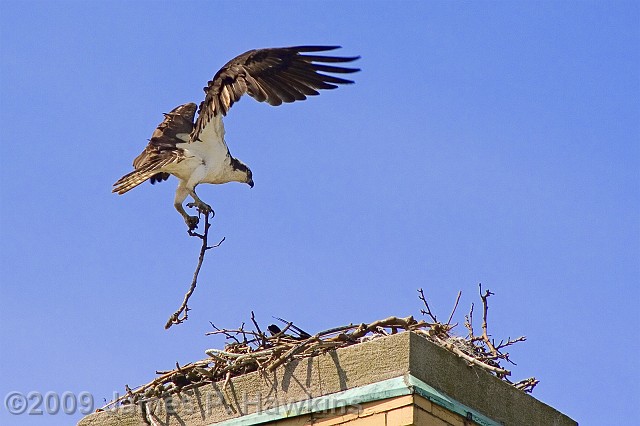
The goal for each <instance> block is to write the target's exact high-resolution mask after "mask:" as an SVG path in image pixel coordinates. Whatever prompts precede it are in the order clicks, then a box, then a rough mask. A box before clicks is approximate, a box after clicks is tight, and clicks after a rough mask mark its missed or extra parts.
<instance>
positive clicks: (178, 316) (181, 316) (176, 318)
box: [164, 210, 224, 330]
mask: <svg viewBox="0 0 640 426" xmlns="http://www.w3.org/2000/svg"><path fill="white" fill-rule="evenodd" d="M198 213H199V214H204V232H203V233H202V234H198V233H197V232H196V231H193V230H191V229H190V230H189V231H188V232H189V235H190V236H192V237H198V238H200V239H201V240H202V247H200V255H199V256H198V265H197V266H196V270H195V271H194V273H193V279H192V280H191V286H190V287H189V290H188V291H187V293H186V294H185V295H184V299H183V300H182V304H181V305H180V307H179V308H178V310H177V311H175V312H174V313H173V315H171V316H170V317H169V319H168V320H167V323H166V324H165V325H164V328H165V330H168V329H169V328H170V327H171V326H172V325H174V324H181V323H183V322H184V321H186V320H187V318H188V313H189V306H188V305H187V303H189V298H190V297H191V295H192V294H193V292H194V291H195V289H196V285H197V283H198V274H199V273H200V268H201V267H202V262H203V261H204V255H205V253H206V252H207V250H210V249H212V248H216V247H219V246H220V244H222V243H223V242H224V238H222V240H220V242H219V243H218V244H215V245H213V246H209V245H207V244H208V243H207V241H208V238H209V227H210V226H211V225H210V224H209V213H207V212H203V211H201V210H198Z"/></svg>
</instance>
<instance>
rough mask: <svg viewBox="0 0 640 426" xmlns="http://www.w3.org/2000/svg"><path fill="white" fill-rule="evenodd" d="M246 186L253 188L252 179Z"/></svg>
mask: <svg viewBox="0 0 640 426" xmlns="http://www.w3.org/2000/svg"><path fill="white" fill-rule="evenodd" d="M247 185H249V188H253V179H249V180H248V181H247Z"/></svg>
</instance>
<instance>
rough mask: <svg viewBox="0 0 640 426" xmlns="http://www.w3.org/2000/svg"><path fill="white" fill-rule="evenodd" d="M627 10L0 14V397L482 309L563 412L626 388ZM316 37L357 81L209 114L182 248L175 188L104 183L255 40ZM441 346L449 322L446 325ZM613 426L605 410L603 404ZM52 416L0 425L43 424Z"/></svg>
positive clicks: (632, 267) (626, 417)
mask: <svg viewBox="0 0 640 426" xmlns="http://www.w3.org/2000/svg"><path fill="white" fill-rule="evenodd" d="M639 19H640V10H639V6H638V3H637V2H622V1H609V2H604V1H601V2H590V1H577V2H576V1H563V2H518V3H516V2H473V3H458V2H397V3H392V2H381V1H380V2H364V1H361V2H356V1H352V2H343V1H333V2H311V1H309V2H268V3H267V2H260V3H258V2H215V3H211V2H172V3H168V2H154V1H139V2H116V1H113V2H106V1H102V2H81V1H77V2H66V1H59V2H53V1H51V2H26V1H25V2H17V1H16V2H8V1H4V2H2V3H0V34H1V39H0V41H1V45H0V60H1V62H0V67H1V69H0V72H1V74H0V85H1V92H0V93H1V94H0V114H1V118H2V128H1V129H0V137H1V140H2V149H1V151H0V159H1V160H2V167H1V168H0V182H1V184H0V185H1V186H0V191H1V192H0V195H1V199H0V215H1V216H0V219H1V221H0V238H1V241H2V244H1V247H0V257H1V262H2V263H1V274H2V275H1V283H0V289H1V293H0V309H1V310H2V314H3V319H2V325H1V326H0V340H1V347H2V349H0V374H1V376H2V381H1V382H0V396H1V397H2V398H3V400H4V397H5V395H7V394H8V393H9V392H10V391H14V390H15V391H20V392H23V393H25V394H26V393H27V392H30V391H38V392H41V393H43V394H44V393H46V392H49V391H53V392H58V393H62V392H65V391H71V392H76V393H77V392H81V391H88V392H91V393H92V394H93V395H94V396H95V399H96V405H102V400H103V399H107V400H110V399H111V398H112V396H113V393H114V392H121V391H122V389H123V387H124V385H125V383H126V384H129V385H130V386H136V385H139V384H142V383H146V382H148V381H150V380H151V379H152V378H153V377H154V372H155V370H157V369H159V370H162V369H168V368H171V367H172V366H173V365H174V364H175V362H176V361H179V362H180V363H186V362H189V361H194V360H197V359H200V358H203V357H204V356H205V355H204V350H205V349H206V348H208V347H219V346H220V345H222V342H221V341H219V340H216V339H214V338H211V337H205V336H204V333H205V332H206V331H209V329H210V325H209V321H213V322H214V323H215V324H216V325H219V326H236V325H239V324H240V323H242V322H243V321H249V315H250V311H251V310H253V311H255V313H256V316H257V318H258V319H259V320H261V321H262V323H263V324H268V323H269V322H271V316H272V315H274V316H280V317H283V318H287V319H290V320H293V321H294V322H295V323H296V324H298V325H299V326H300V327H302V328H304V329H306V330H307V331H310V332H313V331H318V330H321V329H326V328H330V327H332V326H338V325H343V324H346V323H350V322H365V321H372V320H375V319H379V318H382V317H386V316H389V315H402V316H404V315H408V314H416V315H419V310H420V307H421V306H420V303H419V300H418V298H417V295H416V289H417V288H419V287H423V288H424V289H425V291H426V293H427V294H428V296H429V297H430V300H431V302H432V307H433V308H434V310H435V311H436V312H437V313H440V315H441V316H446V315H448V313H449V310H450V308H451V306H452V304H453V301H454V299H455V295H456V293H457V291H458V290H462V291H463V297H462V301H461V308H460V312H459V314H460V315H459V318H458V320H462V314H463V313H465V312H466V310H467V309H468V306H469V304H470V303H471V302H472V301H474V302H477V301H478V300H477V299H478V298H477V284H478V283H479V282H482V283H483V285H484V286H485V287H486V288H489V289H491V290H492V291H493V292H495V293H496V296H495V297H493V298H492V299H490V302H491V305H490V318H489V320H490V332H491V333H492V334H494V336H496V337H507V336H511V337H515V336H518V335H521V334H524V335H526V336H527V337H528V340H527V342H526V343H523V344H519V345H517V346H516V347H514V348H513V350H512V351H511V353H512V358H513V359H514V360H515V361H516V362H517V363H518V366H516V367H513V372H514V378H526V377H529V376H532V375H534V376H536V377H537V378H538V379H540V380H541V383H540V385H539V386H538V387H537V388H536V390H535V392H534V396H535V397H537V398H539V399H540V400H542V401H544V402H546V403H548V404H550V405H552V406H554V407H556V408H557V409H559V410H560V411H562V412H564V413H566V414H568V415H569V416H571V417H573V418H574V419H576V420H579V421H580V423H581V424H582V425H602V424H618V425H624V424H629V425H630V424H632V419H633V418H636V417H637V408H636V407H637V405H636V404H637V403H638V402H639V401H640V396H639V389H638V388H639V385H638V383H639V382H640V373H639V371H640V365H639V361H638V355H637V354H638V352H639V349H640V347H639V343H638V342H639V341H640V335H639V332H638V329H639V326H640V324H639V323H638V316H637V306H638V303H639V302H640V295H639V293H638V284H639V283H640V265H639V259H640V219H639V218H640V172H639V170H640V168H639V161H640V152H639V151H640V150H639V139H640V138H639V136H640V125H639V122H640V98H639V96H640V95H639V93H640V84H639V74H640V71H639V70H640V55H639V47H638V46H639V45H640V44H639V42H640V33H639V28H638V22H639ZM299 44H339V45H342V46H343V47H344V48H343V49H342V50H341V51H340V53H341V54H344V55H361V56H362V58H361V59H360V60H359V61H358V66H359V67H360V68H362V71H361V72H360V73H358V74H356V75H354V78H355V80H356V81H357V83H356V84H355V85H353V86H349V87H341V88H340V89H338V90H335V91H331V92H325V93H323V94H322V95H321V96H319V97H316V98H313V99H310V100H309V101H305V102H299V103H296V104H292V105H285V106H282V107H279V108H271V107H268V106H267V105H265V104H259V103H257V102H254V101H253V100H251V99H250V98H243V99H242V101H241V102H240V103H238V104H237V105H235V106H234V107H233V109H232V110H231V112H230V114H229V116H228V117H227V120H226V128H227V141H228V143H229V146H230V149H231V152H232V153H233V154H234V156H236V157H238V158H240V159H241V160H243V161H244V162H245V163H247V164H248V165H249V166H250V167H251V169H252V170H253V175H254V180H255V183H256V185H255V187H254V188H253V189H249V188H248V187H247V186H246V185H240V184H229V185H224V186H220V187H214V186H202V187H199V194H200V196H201V197H202V198H203V199H204V200H205V201H207V202H208V203H210V204H212V205H213V207H214V209H215V210H216V213H217V215H216V217H215V220H214V222H213V227H212V230H211V235H212V239H220V238H222V237H223V236H224V237H226V241H225V242H224V244H223V245H222V246H221V247H220V248H219V249H217V250H215V251H213V252H209V253H208V254H207V259H206V260H205V264H204V266H203V270H202V273H201V278H200V283H199V286H198V288H197V290H196V293H195V294H194V296H193V298H192V302H191V304H190V306H191V308H192V311H191V313H190V318H189V320H188V321H187V322H186V323H185V324H183V325H180V326H177V327H173V328H171V329H170V330H169V331H165V330H164V328H163V325H164V323H165V321H166V319H167V317H168V316H169V315H170V314H171V313H172V312H173V311H174V310H175V309H176V308H177V305H178V304H179V303H180V301H181V300H182V296H183V294H184V292H185V291H186V288H187V287H188V284H189V282H190V277H191V274H192V273H193V269H194V267H195V261H196V257H197V252H198V249H199V241H197V240H196V239H194V238H189V237H188V236H187V235H186V232H185V226H184V223H183V221H182V219H181V218H180V216H179V215H178V214H177V213H176V212H175V210H174V209H173V206H172V200H173V192H174V190H175V186H176V181H175V179H173V178H172V179H171V180H170V181H169V182H168V183H162V184H159V185H155V186H151V185H148V184H145V185H142V186H140V187H139V188H136V189H135V190H134V191H132V192H130V193H128V194H126V195H124V196H116V195H113V194H111V193H110V190H111V185H112V183H113V182H114V181H115V180H116V179H118V178H119V177H120V176H121V175H123V174H125V173H127V172H128V171H129V170H130V167H131V161H132V160H133V158H134V157H135V156H136V155H137V154H138V153H139V152H140V151H141V150H142V149H143V147H144V146H145V144H146V140H147V139H148V138H149V137H150V136H151V133H152V131H153V129H154V128H155V127H156V125H157V124H158V123H159V122H160V121H161V120H162V113H163V112H168V111H170V110H171V109H172V108H173V107H175V106H177V105H179V104H182V103H185V102H200V100H201V99H202V97H203V92H202V87H203V86H204V85H205V84H206V82H207V80H208V79H210V78H211V77H212V76H213V74H214V73H215V72H216V71H217V70H218V69H219V67H220V66H222V65H223V64H224V63H225V62H227V61H228V60H229V59H230V58H232V57H234V56H235V55H237V54H240V53H242V52H244V51H246V50H249V49H252V48H256V47H272V46H290V45H299ZM459 332H460V333H464V330H463V329H462V328H461V329H460V330H459ZM611 416H613V418H612V417H611ZM79 417H80V416H79V415H75V416H66V415H58V416H49V415H44V416H27V415H21V416H11V415H9V414H7V412H6V409H5V407H4V406H3V407H1V408H0V423H3V424H16V425H18V424H19V425H39V424H47V425H66V424H70V423H73V422H75V421H76V420H77V419H78V418H79Z"/></svg>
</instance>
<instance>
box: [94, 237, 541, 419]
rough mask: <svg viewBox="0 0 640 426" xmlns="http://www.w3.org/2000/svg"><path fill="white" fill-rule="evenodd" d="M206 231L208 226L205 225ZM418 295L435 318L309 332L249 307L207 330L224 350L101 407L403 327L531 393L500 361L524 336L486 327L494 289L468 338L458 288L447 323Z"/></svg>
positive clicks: (267, 367) (264, 367)
mask: <svg viewBox="0 0 640 426" xmlns="http://www.w3.org/2000/svg"><path fill="white" fill-rule="evenodd" d="M205 233H206V228H205ZM418 292H419V297H420V300H422V302H423V303H424V305H425V308H426V309H424V310H422V313H423V314H424V315H427V316H428V317H429V319H430V320H431V322H427V321H424V320H420V321H418V320H416V319H415V318H414V317H413V316H409V317H406V318H400V317H395V316H392V317H388V318H385V319H382V320H378V321H374V322H372V323H370V324H364V323H363V324H349V325H345V326H341V327H335V328H331V329H328V330H324V331H320V332H318V333H316V334H314V335H310V334H309V333H307V332H305V331H304V330H302V329H300V328H299V327H297V326H296V325H294V324H293V323H292V322H290V321H286V320H283V319H281V318H276V319H278V320H279V321H281V322H282V324H283V327H282V328H281V327H279V326H278V325H276V324H271V325H269V326H268V327H266V329H264V330H265V331H262V330H263V328H261V327H260V326H259V325H258V322H257V321H256V319H255V315H254V313H253V312H251V322H252V324H253V328H252V329H247V328H245V324H244V323H243V324H242V325H241V326H240V327H238V328H232V329H226V328H218V327H216V326H215V325H214V324H213V323H211V326H212V328H213V331H210V332H208V333H206V334H207V335H223V336H224V337H225V339H226V341H227V344H226V345H225V347H224V349H207V350H206V351H205V353H206V354H207V355H208V358H206V359H203V360H200V361H196V362H193V363H189V364H186V365H182V366H180V365H179V364H178V363H176V368H175V369H173V370H170V371H157V372H156V373H157V374H158V375H159V376H158V377H156V378H155V379H154V380H153V381H151V382H150V383H147V384H146V385H142V386H139V387H138V388H136V389H135V390H131V389H129V387H128V386H126V387H125V389H126V390H127V392H126V394H124V395H123V396H121V397H120V398H118V399H116V400H114V401H112V402H110V403H109V404H107V405H106V406H104V407H103V408H102V409H103V410H104V409H109V408H113V407H116V406H118V405H121V404H132V403H140V404H143V405H144V402H146V401H147V400H150V399H153V398H165V397H168V396H169V395H172V394H176V393H179V392H181V391H182V390H188V389H192V388H196V387H199V386H202V385H205V384H208V383H213V382H219V381H224V385H223V387H225V386H226V384H227V383H228V381H229V380H230V379H231V378H232V377H236V376H240V375H243V374H247V373H251V372H253V371H264V372H271V371H274V370H275V369H276V368H278V367H279V366H281V365H283V364H285V363H288V362H291V361H293V360H296V359H301V358H308V357H313V356H317V355H320V354H324V353H326V352H328V351H332V350H335V349H337V348H342V347H346V346H351V345H354V344H358V343H361V342H364V341H368V340H371V339H376V338H379V337H383V336H387V335H389V334H396V333H399V332H403V331H413V332H415V333H417V334H420V335H421V336H424V337H425V338H427V339H428V340H430V341H431V342H433V343H435V344H437V345H439V346H441V347H443V348H446V349H448V350H450V351H451V352H453V353H455V354H456V355H458V356H459V357H461V358H463V359H464V360H465V361H467V362H468V363H469V365H470V366H475V367H479V368H482V369H484V370H486V371H488V372H490V373H491V374H494V375H495V376H497V377H498V378H500V379H502V380H504V381H505V382H507V383H509V384H511V385H513V386H514V387H516V388H517V389H520V390H522V391H524V392H531V391H532V390H533V388H534V387H535V386H536V384H537V383H538V381H537V380H536V379H535V378H533V377H532V378H529V379H526V380H522V381H519V382H517V383H514V382H512V381H510V380H509V379H508V376H510V375H511V372H510V371H509V370H507V369H505V368H504V367H503V366H502V364H501V363H502V362H503V361H506V362H510V363H512V362H511V360H510V359H509V354H508V353H506V352H504V351H503V350H504V349H505V348H507V347H509V346H511V345H513V344H515V343H517V342H522V341H524V340H525V337H524V336H523V337H518V338H517V339H511V338H509V339H507V340H506V341H500V342H499V343H496V342H495V340H493V339H491V336H490V335H489V333H488V326H487V312H488V303H487V299H488V298H489V296H491V295H493V293H491V292H490V291H488V290H487V291H486V292H484V293H482V287H480V297H481V300H482V306H483V318H482V334H481V335H476V334H475V332H474V329H473V325H472V324H473V305H472V306H471V310H470V312H469V314H468V315H467V316H465V327H466V328H467V331H468V335H467V337H459V336H455V335H453V334H452V330H453V328H454V327H456V325H457V324H452V323H451V321H452V319H453V316H454V314H455V311H456V308H457V306H458V302H459V300H460V296H461V293H460V292H459V293H458V296H457V298H456V302H455V305H454V307H453V310H452V312H451V314H450V315H449V318H448V320H447V323H441V322H439V321H438V320H437V317H436V315H435V314H434V313H433V311H432V310H431V308H430V307H429V304H428V302H427V299H426V297H425V295H424V291H423V290H422V289H420V290H418Z"/></svg>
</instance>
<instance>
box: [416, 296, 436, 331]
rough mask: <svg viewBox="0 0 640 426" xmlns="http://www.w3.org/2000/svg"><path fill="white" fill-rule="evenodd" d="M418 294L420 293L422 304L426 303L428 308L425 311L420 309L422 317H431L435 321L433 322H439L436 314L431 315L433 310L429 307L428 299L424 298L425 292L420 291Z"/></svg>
mask: <svg viewBox="0 0 640 426" xmlns="http://www.w3.org/2000/svg"><path fill="white" fill-rule="evenodd" d="M418 293H420V296H419V297H420V300H422V303H424V306H425V307H426V308H427V310H426V311H425V310H424V309H420V313H422V315H429V317H430V318H431V319H432V320H433V322H435V323H437V322H438V318H436V316H435V315H434V314H432V313H431V308H430V307H429V303H428V302H427V299H426V298H425V297H424V291H422V289H421V288H420V289H418Z"/></svg>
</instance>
